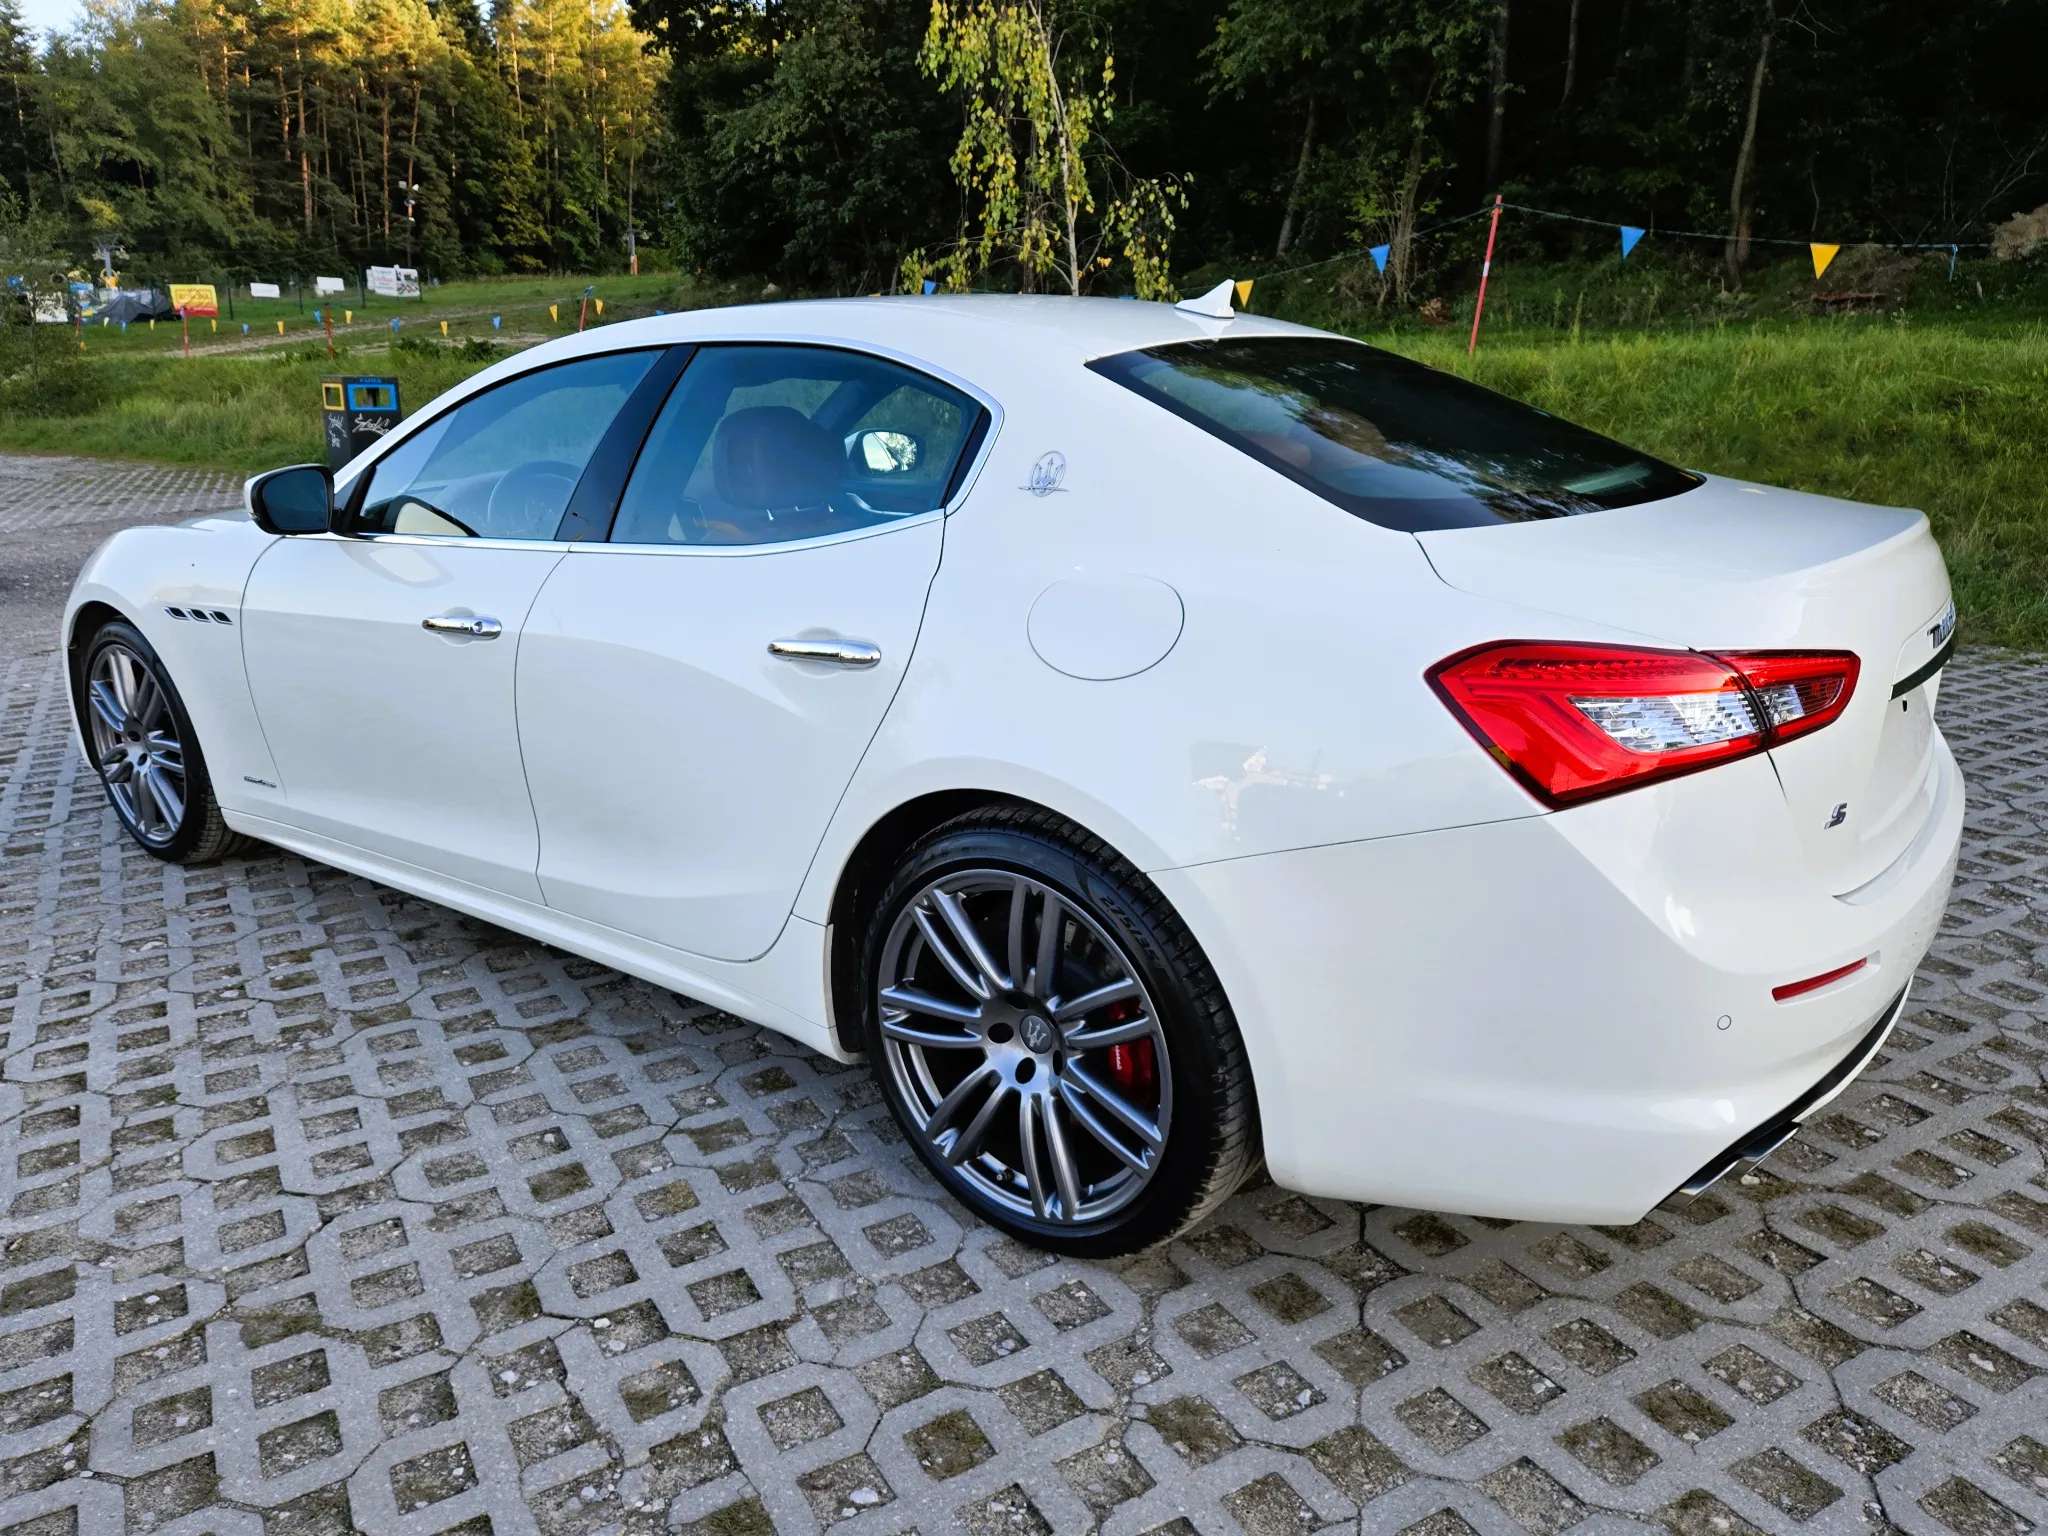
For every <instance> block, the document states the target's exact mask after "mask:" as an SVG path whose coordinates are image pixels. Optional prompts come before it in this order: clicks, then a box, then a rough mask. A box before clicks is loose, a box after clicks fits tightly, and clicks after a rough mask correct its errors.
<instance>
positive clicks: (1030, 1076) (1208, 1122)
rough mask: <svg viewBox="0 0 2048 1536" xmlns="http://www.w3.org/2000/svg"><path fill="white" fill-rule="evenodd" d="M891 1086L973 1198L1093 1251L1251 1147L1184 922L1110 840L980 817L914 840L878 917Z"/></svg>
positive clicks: (1165, 1222) (1181, 1225) (1203, 1191)
mask: <svg viewBox="0 0 2048 1536" xmlns="http://www.w3.org/2000/svg"><path fill="white" fill-rule="evenodd" d="M862 993H863V1002H864V1005H865V1014H866V1024H867V1036H868V1045H869V1051H870V1055H871V1060H872V1062H873V1067H874V1071H875V1073H876V1075H877V1077H878V1079H879V1080H880V1083H881V1087H882V1090H883V1092H884V1093H885V1094H886V1096H887V1097H888V1099H889V1102H890V1105H891V1106H892V1108H893V1109H894V1110H895V1112H896V1116H897V1119H898V1120H899V1121H900V1122H901V1123H902V1125H903V1128H904V1130H905V1131H906V1132H907V1133H908V1134H909V1136H910V1139H911V1142H912V1144H913V1145H915V1146H916V1148H917V1150H918V1153H919V1155H920V1156H921V1157H922V1158H923V1159H924V1161H925V1163H926V1164H927V1165H928V1166H929V1167H930V1168H931V1169H932V1171H933V1172H934V1173H935V1174H936V1175H937V1176H938V1177H939V1179H940V1180H941V1182H943V1183H944V1184H945V1185H946V1187H947V1188H948V1189H949V1190H951V1191H952V1192H953V1193H954V1194H955V1195H956V1196H958V1197H959V1198H960V1199H961V1200H962V1201H964V1202H965V1203H966V1204H967V1205H968V1206H970V1207H971V1208H972V1209H973V1210H974V1211H975V1212H976V1213H977V1214H978V1215H980V1216H982V1217H984V1218H985V1219H987V1220H988V1221H990V1222H991V1223H993V1224H994V1225H996V1226H999V1227H1002V1228H1005V1229H1006V1230H1008V1231H1010V1232H1012V1233H1014V1234H1016V1235H1017V1236H1019V1237H1021V1238H1023V1239H1025V1240H1026V1241H1028V1242H1032V1243H1035V1244H1037V1245H1039V1246H1040V1247H1044V1248H1051V1249H1055V1250H1057V1251H1059V1252H1063V1253H1071V1254H1076V1255H1079V1256H1083V1257H1098V1258H1099V1257H1108V1256H1110V1255H1114V1254H1119V1253H1128V1252H1131V1251H1133V1250H1135V1249H1138V1248H1142V1247H1145V1246H1147V1245H1148V1244H1151V1243H1155V1242H1159V1241H1163V1240H1164V1239H1166V1238H1169V1237H1172V1236H1173V1235H1174V1234H1175V1233H1177V1232H1180V1231H1181V1230H1183V1229H1185V1228H1186V1227H1188V1226H1190V1225H1192V1224H1193V1223H1194V1222H1196V1221H1198V1220H1199V1219H1200V1218H1201V1217H1202V1216H1203V1215H1205V1214H1207V1213H1208V1211H1210V1210H1211V1209H1213V1208H1214V1207H1215V1206H1216V1205H1218V1204H1220V1203H1221V1202H1222V1201H1223V1200H1224V1199H1225V1198H1226V1197H1227V1196H1228V1195H1229V1194H1230V1193H1231V1191H1232V1190H1234V1189H1235V1188H1236V1187H1237V1185H1238V1183H1239V1181H1240V1180H1241V1179H1242V1178H1243V1177H1244V1174H1245V1173H1246V1171H1247V1170H1248V1169H1249V1168H1250V1167H1251V1165H1252V1163H1253V1162H1254V1161H1255V1160H1256V1157H1257V1151H1258V1127H1257V1112H1256V1107H1255V1103H1254V1099H1253V1094H1252V1083H1251V1072H1250V1068H1249V1066H1248V1065H1247V1063H1246V1061H1245V1054H1244V1043H1243V1041H1242V1040H1241V1039H1240V1038H1239V1036H1238V1032H1237V1026H1236V1023H1235V1021H1234V1020H1233V1019H1232V1017H1231V1013H1230V1008H1229V1004H1228V1003H1227V1002H1226V1000H1225V999H1224V996H1223V992H1222V988H1221V987H1220V986H1219V985H1218V984H1217V982H1216V978H1215V976H1214V975H1213V973H1212V972H1211V971H1210V969H1209V965H1208V962H1207V960H1206V959H1205V957H1204V956H1203V955H1202V953H1201V950H1200V948H1199V947H1198V946H1197V945H1196V943H1195V941H1194V938H1193V936H1192V935H1190V934H1189V933H1188V931H1187V929H1186V928H1185V927H1184V926H1183V925H1182V923H1181V922H1180V920H1179V918H1178V917H1177V916H1176V915H1175V914H1174V912H1173V910H1172V908H1171V907H1169V906H1168V905H1167V903H1166V901H1165V898H1164V897H1162V896H1161V895H1160V894H1159V892H1158V891H1157V890H1156V889H1155V888H1154V887H1153V886H1152V884H1151V882H1149V881H1148V880H1146V879H1145V878H1144V876H1143V875H1142V874H1140V873H1139V872H1138V871H1137V870H1135V869H1134V868H1132V867H1131V866H1130V865H1129V864H1128V863H1127V862H1126V861H1125V860H1123V859H1121V858H1119V857H1118V856H1117V855H1116V854H1115V852H1114V851H1113V850H1111V849H1110V848H1109V847H1108V846H1107V845H1105V844H1104V843H1102V842H1101V841H1100V840H1099V839H1096V838H1093V837H1091V836H1089V835H1087V834H1086V833H1083V832H1081V831H1079V830H1078V829H1076V828H1074V827H1072V826H1071V825H1069V824H1068V823H1066V822H1064V821H1062V820H1060V819H1059V818H1058V817H1055V816H1053V815H1051V814H1050V813H1047V812H1038V811H1028V810H1023V809H1016V810H992V811H986V812H978V813H975V814H973V815H970V816H966V817H963V818H961V819H959V820H957V821H954V822H950V823H948V824H947V825H945V826H943V827H940V828H938V829H937V830H936V831H935V832H933V833H931V834H930V835H929V836H927V837H926V838H925V839H923V840H922V841H921V842H919V843H918V844H917V845H916V846H915V847H914V848H912V849H911V851H910V852H909V853H908V854H907V855H906V856H905V858H904V860H903V862H902V863H901V865H900V866H899V867H898V869H897V872H896V874H895V876H894V877H893V879H892V880H891V881H890V883H889V885H888V886H887V887H886V889H885V890H884V891H883V892H882V895H881V898H880V900H879V901H878V903H877V905H876V907H875V910H874V912H873V914H872V917H871V920H870V922H869V925H868V929H867V941H866V946H865V951H864V966H863V985H862Z"/></svg>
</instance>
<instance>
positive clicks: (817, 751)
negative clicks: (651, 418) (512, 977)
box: [518, 345, 989, 960]
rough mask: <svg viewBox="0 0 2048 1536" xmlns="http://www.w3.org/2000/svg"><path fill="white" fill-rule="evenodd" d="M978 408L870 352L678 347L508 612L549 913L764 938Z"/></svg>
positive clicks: (925, 555) (924, 563) (920, 596)
mask: <svg viewBox="0 0 2048 1536" xmlns="http://www.w3.org/2000/svg"><path fill="white" fill-rule="evenodd" d="M988 420H989V417H988V413H987V412H986V410H985V409H984V408H983V407H982V406H981V405H980V404H979V403H978V402H976V401H975V400H973V399H971V398H970V397H969V396H968V395H966V394H965V393H964V392H962V391H961V390H958V389H956V388H954V387H953V386H951V385H948V384H945V383H942V382H940V381H938V380H936V379H933V378H929V377H927V376H925V375H923V374H920V373H918V372H915V371H913V370H911V369H908V368H905V367H902V366H900V365H898V364H895V363H892V362H888V361H885V360H883V359H880V358H875V357H870V356H867V355H865V354H860V353H854V352H847V351H840V350H836V349H831V348H823V347H794V346H767V345H760V346H752V345H746V346H740V345H734V346H707V347H704V348H702V349H700V350H699V351H698V352H697V354H696V356H695V357H694V359H693V360H692V361H691V363H690V365H689V368H688V370H687V371H686V372H685V373H684V374H683V376H682V380H681V382H680V383H679V384H678V385H677V386H676V388H675V390H674V392H673V393H672V394H671V395H670V397H669V399H668V401H667V403H666V405H665V406H664V407H663V409H662V412H661V415H660V417H659V418H658V419H657V420H656V422H655V424H654V426H653V429H652V431H651V432H650V433H649V435H648V438H647V443H646V447H645V448H644V449H643V451H642V452H641V454H640V458H639V462H638V463H637V465H636V466H635V468H634V470H633V474H632V478H631V480H630V481H629V482H628V484H627V487H626V490H625V493H624V496H623V498H622V500H621V503H620V506H619V511H618V516H617V519H616V522H615V523H614V525H613V528H612V530H611V537H610V539H609V540H608V541H606V542H604V543H601V544H599V543H591V544H586V545H579V546H577V547H576V548H575V549H573V550H572V551H571V552H570V553H569V555H568V556H567V557H566V558H565V559H564V560H563V561H562V562H561V563H560V564H559V565H558V566H557V567H556V568H555V569H554V570H553V571H552V572H551V573H550V574H549V577H548V580H547V584H546V585H545V587H543V589H542V591H541V594H540V598H539V600H538V601H537V602H536V603H535V605H534V608H533V612H532V615H531V616H530V618H529V619H528V621H527V628H526V634H525V638H524V640H523V642H522V646H521V651H520V659H519V682H518V694H519V720H520V732H521V736H522V739H523V741H524V743H525V752H526V766H527V781H528V783H529V785H530V786H531V789H532V793H533V802H534V809H535V814H536V817H537V820H538V822H539V827H540V865H539V874H540V886H541V889H542V892H543V893H544V895H545V898H546V900H547V902H548V904H549V905H550V906H551V907H555V908H558V909H560V910H562V911H564V912H567V913H570V914H573V915H575V916H577V917H581V918H585V919H588V920H589V921H592V922H596V923H601V924H603V925H605V926H607V927H610V928H614V929H618V930H620V931H622V932H625V933H629V934H633V935H635V936H637V937H640V938H644V939H650V940H653V941H654V942H656V943H660V944H664V945H668V946H671V947H673V948H676V949H681V950H688V951H691V952H693V953H696V954H700V955H706V956H711V957H714V958H718V959H725V960H745V959H752V958H754V957H756V956H758V955H760V954H762V953H763V952H765V951H766V950H767V949H768V948H769V946H770V945H772V944H773V943H774V942H775V938H776V936H777V934H778V933H779V932H780V931H781V929H782V926H783V923H784V921H785V920H786V918H787V917H788V915H789V911H790V908H791V907H792V905H793V904H794V902H795V898H796V893H797V889H798V887H799V885H801V883H802V881H803V878H804V874H805V871H806V870H807V868H808V867H809V864H810V860H811V856H812V854H813V853H814V852H815V851H816V850H817V846H818V843H819V841H820V839H821V838H822V837H823V836H824V832H825V827H826V823H827V822H828V821H829V819H830V818H831V815H832V811H833V808H834V806H835V805H836V804H837V803H838V800H839V797H840V795H841V794H842V793H843V791H844V790H845V787H846V784H847V782H848V780H849V779H850V778H851V777H852V775H853V771H854V768H855V767H856V766H857V765H858V763H859V761H860V758H861V754H862V753H863V752H864V751H865V750H866V748H867V745H868V743H869V741H870V740H871V739H872V738H873V736H874V733H875V731H876V729H877V728H878V727H879V725H880V724H881V720H882V716H883V714H884V712H885V711H886V710H887V709H888V707H889V702H890V700H891V699H892V698H893V697H894V695H895V692H896V687H897V684H898V683H899V681H900V680H901V679H902V676H903V670H904V667H905V666H906V665H907V663H908V662H909V660H910V653H911V648H912V646H913V645H914V644H915V642H916V639H917V632H918V626H919V624H920V623H921V621H922V618H923V613H924V603H925V596H926V593H927V592H928V590H929V589H930V585H931V580H932V577H933V575H934V574H935V573H936V571H937V569H938V564H939V551H940V546H941V543H942V541H943V537H944V523H945V517H944V508H945V506H946V504H947V502H948V500H949V498H951V497H952V496H954V495H956V494H957V493H958V490H959V487H960V486H961V484H962V483H963V481H964V478H965V472H966V469H967V467H968V465H969V464H970V463H971V462H972V460H973V459H974V457H975V456H976V452H977V450H978V446H979V443H980V441H981V439H982V437H983V435H984V434H985V432H986V429H987V424H988Z"/></svg>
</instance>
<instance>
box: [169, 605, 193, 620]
mask: <svg viewBox="0 0 2048 1536" xmlns="http://www.w3.org/2000/svg"><path fill="white" fill-rule="evenodd" d="M164 612H165V613H168V614H169V615H170V616H171V617H172V618H174V619H189V618H190V617H192V615H190V614H189V613H187V612H186V611H185V610H184V609H182V608H166V609H165V610H164Z"/></svg>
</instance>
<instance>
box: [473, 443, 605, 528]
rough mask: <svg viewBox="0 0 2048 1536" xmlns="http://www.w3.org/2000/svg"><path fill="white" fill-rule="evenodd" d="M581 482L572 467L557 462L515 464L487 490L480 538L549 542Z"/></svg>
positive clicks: (532, 460)
mask: <svg viewBox="0 0 2048 1536" xmlns="http://www.w3.org/2000/svg"><path fill="white" fill-rule="evenodd" d="M580 478H581V475H580V473H579V471H578V470H577V468H576V466H575V465H573V464H564V463H563V462H562V461H561V460H560V459H530V460H528V461H527V462H526V463H524V464H515V465H514V466H513V467H512V468H510V469H508V470H506V471H505V473H504V474H502V475H500V476H499V477H498V483H497V484H496V485H494V486H492V487H491V499H490V500H489V502H487V503H486V504H485V507H484V519H483V521H484V526H483V530H482V532H483V536H484V537H485V538H498V539H551V538H553V537H554V536H555V530H556V529H557V528H558V527H560V525H561V522H562V514H563V513H564V512H566V511H568V510H569V498H570V497H571V496H573V495H575V493H576V482H577V480H578V479H580Z"/></svg>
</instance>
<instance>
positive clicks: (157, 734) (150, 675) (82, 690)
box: [78, 619, 247, 864]
mask: <svg viewBox="0 0 2048 1536" xmlns="http://www.w3.org/2000/svg"><path fill="white" fill-rule="evenodd" d="M78 715H79V721H80V724H81V725H82V726H83V728H84V738H85V739H84V746H85V756H86V761H87V762H89V763H91V764H92V766H93V770H94V772H96V773H97V774H98V775H99V779H100V784H101V786H102V787H103V788H104V789H105V790H106V792H107V799H108V801H109V802H110V803H111V804H112V805H113V807H114V814H115V815H116V816H117V817H119V818H120V821H121V825H122V826H123V827H124V828H126V829H127V832H128V835H129V836H130V837H132V838H134V839H135V841H136V842H137V843H139V844H140V845H141V846H142V848H143V850H144V851H145V852H147V853H149V854H151V855H152V856H154V857H156V858H159V859H162V860H163V861H164V862H165V863H168V864H205V863H208V862H210V861H212V860H214V859H218V858H220V857H222V856H223V855H225V854H229V853H232V852H234V851H235V850H236V849H238V848H241V847H243V846H245V844H246V842H247V840H246V839H245V838H243V837H241V836H240V835H239V834H237V833H235V832H231V831H229V830H228V825H227V822H226V821H225V820H224V819H223V818H222V816H221V811H220V803H219V802H218V801H217V800H215V799H214V795H213V781H212V780H211V779H210V778H208V776H207V772H206V759H205V757H204V756H203V755H202V754H201V753H200V750H199V738H198V736H197V735H196V734H195V733H194V731H193V729H192V719H191V716H189V715H188V714H186V712H185V701H184V700H183V699H182V698H180V697H179V696H178V690H177V689H176V688H175V687H174V686H173V685H172V683H171V679H170V674H169V673H168V672H167V671H166V670H165V669H164V664H163V661H162V659H161V658H160V657H159V656H158V655H157V653H156V651H155V650H154V649H153V648H152V647H151V646H150V643H149V642H148V641H147V640H145V639H143V637H142V634H141V632H140V631H139V630H137V629H136V628H135V627H134V626H133V625H132V624H129V623H127V622H125V621H123V620H119V619H114V620H110V621H108V622H107V623H106V624H104V625H102V626H101V627H100V628H99V629H98V630H97V631H96V632H95V633H94V634H93V637H92V639H91V640H90V641H88V642H87V643H86V647H85V652H84V656H83V658H82V660H81V662H80V664H79V677H78Z"/></svg>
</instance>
